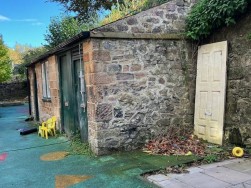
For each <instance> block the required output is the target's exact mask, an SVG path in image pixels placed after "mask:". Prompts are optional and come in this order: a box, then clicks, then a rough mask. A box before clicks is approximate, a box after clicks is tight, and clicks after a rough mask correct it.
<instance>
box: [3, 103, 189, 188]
mask: <svg viewBox="0 0 251 188" xmlns="http://www.w3.org/2000/svg"><path fill="white" fill-rule="evenodd" d="M27 114H28V106H27V105H26V106H15V107H0V172H1V176H0V187H1V188H2V187H3V188H15V187H17V188H45V187H46V188H53V187H56V188H63V187H74V188H77V187H81V188H83V187H87V188H101V187H102V188H113V187H114V188H117V187H119V188H148V187H153V185H152V184H150V183H149V182H147V181H142V179H140V176H139V175H140V174H141V173H144V172H146V171H149V170H156V169H160V168H163V167H166V166H170V165H174V164H180V163H184V162H185V161H191V160H193V158H191V157H190V158H189V157H187V158H184V157H183V158H180V157H167V156H150V155H147V154H144V153H142V152H127V153H117V154H113V155H109V156H103V157H89V156H83V155H81V156H80V155H68V156H65V152H66V151H67V148H68V147H69V142H68V141H67V140H66V139H65V138H64V137H59V138H50V139H48V140H45V139H43V138H41V137H38V136H37V134H29V135H25V136H21V135H20V134H19V131H18V130H19V129H22V128H25V127H29V126H30V125H29V124H28V123H27V122H25V121H24V119H25V118H26V117H27Z"/></svg>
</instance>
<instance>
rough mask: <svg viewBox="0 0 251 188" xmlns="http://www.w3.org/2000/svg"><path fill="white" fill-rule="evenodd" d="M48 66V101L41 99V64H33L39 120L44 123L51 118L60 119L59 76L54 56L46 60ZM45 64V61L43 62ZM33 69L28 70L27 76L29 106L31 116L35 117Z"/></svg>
mask: <svg viewBox="0 0 251 188" xmlns="http://www.w3.org/2000/svg"><path fill="white" fill-rule="evenodd" d="M47 61H48V65H49V67H48V68H49V71H48V73H49V83H50V93H51V98H50V99H49V100H44V99H43V90H42V70H41V67H42V66H41V63H37V64H35V71H36V77H37V92H38V103H39V120H40V121H44V120H46V119H48V118H49V117H51V116H57V117H58V118H60V99H59V76H58V66H57V63H56V59H55V56H51V57H49V58H48V59H47ZM43 62H45V61H43ZM33 71H34V69H33V68H30V70H29V75H30V80H31V93H32V95H31V105H32V115H35V111H34V88H33V87H34V84H32V83H33V82H34V73H33Z"/></svg>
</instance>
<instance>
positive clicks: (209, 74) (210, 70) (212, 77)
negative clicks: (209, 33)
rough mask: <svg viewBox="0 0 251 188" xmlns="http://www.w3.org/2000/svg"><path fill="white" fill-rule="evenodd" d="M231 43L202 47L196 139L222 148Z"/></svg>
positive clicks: (195, 119)
mask: <svg viewBox="0 0 251 188" xmlns="http://www.w3.org/2000/svg"><path fill="white" fill-rule="evenodd" d="M226 61H227V41H224V42H218V43H213V44H207V45H203V46H200V47H199V50H198V60H197V78H196V96H195V116H194V124H195V127H194V129H195V135H197V136H198V137H199V138H202V139H204V140H207V141H209V142H211V143H215V144H220V145H221V144H222V138H223V126H224V113H225V95H226Z"/></svg>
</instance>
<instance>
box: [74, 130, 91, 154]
mask: <svg viewBox="0 0 251 188" xmlns="http://www.w3.org/2000/svg"><path fill="white" fill-rule="evenodd" d="M69 153H70V154H71V155H88V156H93V155H94V154H93V153H92V151H91V148H90V146H89V144H88V143H82V142H81V139H80V134H76V135H75V136H74V137H73V138H72V139H71V144H70V148H69Z"/></svg>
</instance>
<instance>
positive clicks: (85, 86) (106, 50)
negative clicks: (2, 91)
mask: <svg viewBox="0 0 251 188" xmlns="http://www.w3.org/2000/svg"><path fill="white" fill-rule="evenodd" d="M192 4H193V2H192V1H190V0H172V1H169V2H167V3H165V4H162V5H160V6H157V7H154V8H151V9H149V10H146V11H142V12H140V13H138V14H136V15H133V16H129V17H126V18H124V19H121V20H118V21H116V22H113V23H111V24H108V25H105V26H102V27H99V28H96V29H94V30H92V31H87V32H82V33H80V34H78V35H76V36H75V37H73V38H71V39H70V40H68V41H66V42H64V43H63V44H61V45H59V46H58V47H56V48H55V49H53V50H51V51H49V52H47V53H46V54H44V55H43V56H41V57H39V58H38V59H37V60H35V61H34V62H32V63H31V64H30V65H29V66H28V72H29V82H30V86H31V88H30V89H31V111H32V115H33V116H34V117H36V119H37V120H43V119H44V118H47V117H49V116H52V115H56V116H57V117H58V119H59V123H58V129H60V130H63V131H65V132H66V133H67V134H68V135H69V136H70V135H72V134H75V133H76V132H78V131H80V133H81V138H82V140H83V141H88V142H89V143H90V145H91V147H92V150H93V151H94V152H95V153H96V154H99V155H100V154H106V153H109V152H110V151H113V150H132V149H136V148H138V147H140V146H142V145H143V144H144V143H145V142H146V141H147V140H149V139H150V138H152V137H154V136H156V135H159V134H162V133H165V132H166V131H167V129H168V127H169V126H172V125H175V126H176V125H182V126H187V127H193V113H194V88H195V74H196V67H195V63H194V62H192V59H193V58H192V54H193V53H191V52H190V50H191V49H192V47H193V46H192V45H191V44H189V43H187V42H186V41H185V40H184V39H183V37H182V35H181V33H182V32H183V31H184V25H185V17H186V15H187V13H188V11H189V10H190V8H191V6H192Z"/></svg>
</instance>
